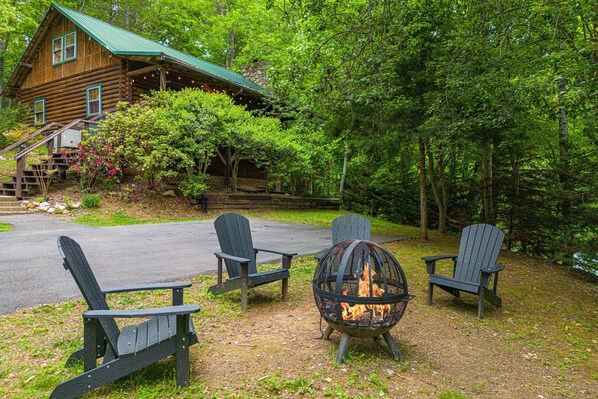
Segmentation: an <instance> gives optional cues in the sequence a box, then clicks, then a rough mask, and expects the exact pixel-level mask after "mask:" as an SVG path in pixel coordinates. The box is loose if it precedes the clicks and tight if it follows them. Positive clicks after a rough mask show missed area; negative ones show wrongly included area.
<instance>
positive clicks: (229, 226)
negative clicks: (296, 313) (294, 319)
mask: <svg viewBox="0 0 598 399" xmlns="http://www.w3.org/2000/svg"><path fill="white" fill-rule="evenodd" d="M214 227H215V228H216V234H217V236H218V242H219V243H220V249H221V252H215V253H214V255H216V258H218V284H216V285H213V286H212V287H210V288H209V292H211V293H212V294H215V295H219V294H223V293H225V292H229V291H233V290H237V289H239V288H240V289H241V309H242V310H243V311H245V310H247V290H248V289H249V288H253V287H257V286H260V285H263V284H267V283H272V282H274V281H279V280H282V300H283V301H286V300H287V297H288V281H289V277H290V274H289V268H290V267H291V260H292V259H293V256H295V255H297V253H291V252H284V251H275V250H271V249H264V248H255V247H254V246H253V241H252V239H251V229H250V228H249V220H247V218H245V217H243V216H241V215H238V214H236V213H225V214H223V215H220V216H219V217H218V218H216V220H215V221H214ZM259 251H262V252H269V253H273V254H278V255H282V268H281V269H277V270H272V271H266V272H260V273H258V271H257V265H256V254H257V253H258V252H259ZM223 260H224V263H225V264H226V271H227V273H228V279H227V280H226V281H223V278H222V261H223Z"/></svg>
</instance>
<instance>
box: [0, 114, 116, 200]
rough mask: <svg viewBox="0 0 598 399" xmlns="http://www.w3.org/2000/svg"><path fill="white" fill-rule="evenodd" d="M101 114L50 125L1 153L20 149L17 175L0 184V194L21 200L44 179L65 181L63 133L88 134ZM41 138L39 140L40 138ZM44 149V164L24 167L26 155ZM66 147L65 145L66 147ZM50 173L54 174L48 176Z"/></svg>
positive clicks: (67, 166) (66, 161)
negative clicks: (45, 155) (30, 143)
mask: <svg viewBox="0 0 598 399" xmlns="http://www.w3.org/2000/svg"><path fill="white" fill-rule="evenodd" d="M103 117H104V116H103V115H98V116H95V117H93V118H90V119H77V120H74V121H72V122H70V123H68V124H66V125H63V124H60V123H55V122H51V123H48V124H47V125H46V126H44V127H42V128H41V129H38V130H37V131H35V132H34V133H32V134H30V135H29V136H27V137H25V138H24V139H22V140H20V141H18V142H16V143H14V144H12V145H10V146H8V147H6V148H4V149H3V150H0V155H2V154H4V153H6V152H8V151H12V150H15V149H18V148H22V150H21V151H20V152H18V153H17V154H16V155H15V157H14V159H15V161H16V163H17V167H16V174H15V175H14V176H12V179H11V181H10V182H6V183H1V185H0V195H8V196H14V197H16V198H17V199H22V198H24V197H26V196H31V195H32V194H33V193H35V192H36V191H39V187H40V185H41V184H40V183H41V182H43V181H44V179H56V178H58V179H64V178H65V177H66V173H65V172H66V170H67V169H68V168H69V166H70V165H69V163H68V160H67V159H66V157H64V156H63V155H62V148H63V146H62V134H63V133H66V132H68V131H73V130H75V131H81V130H86V131H89V128H90V126H95V125H97V122H98V120H99V119H101V118H103ZM39 136H41V140H40V139H39ZM34 139H38V140H39V141H38V142H36V143H34V144H32V145H31V146H29V147H28V146H27V143H28V142H30V141H32V140H34ZM44 147H45V148H46V150H47V152H46V153H47V158H46V160H45V161H43V162H41V163H37V164H33V165H27V156H29V155H30V154H31V153H32V152H33V151H35V150H36V149H38V148H44ZM65 147H68V146H65ZM51 170H56V172H52V173H49V171H51Z"/></svg>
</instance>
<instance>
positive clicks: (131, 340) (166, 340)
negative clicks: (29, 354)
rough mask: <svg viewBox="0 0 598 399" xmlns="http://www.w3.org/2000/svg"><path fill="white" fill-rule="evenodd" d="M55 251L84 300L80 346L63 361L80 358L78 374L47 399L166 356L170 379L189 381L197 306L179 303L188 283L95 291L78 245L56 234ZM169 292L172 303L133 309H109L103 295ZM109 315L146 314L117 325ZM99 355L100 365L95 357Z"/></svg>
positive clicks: (98, 383)
mask: <svg viewBox="0 0 598 399" xmlns="http://www.w3.org/2000/svg"><path fill="white" fill-rule="evenodd" d="M58 250H59V252H60V255H61V256H62V259H63V261H64V263H63V264H64V268H65V269H67V270H69V271H70V272H71V274H72V276H73V278H74V279H75V282H76V283H77V285H78V286H79V289H80V290H81V294H83V297H84V298H85V301H86V302H87V305H88V306H89V310H87V311H86V312H84V313H83V334H84V339H83V349H80V350H78V351H76V352H74V353H73V354H72V355H71V356H70V358H69V360H68V361H67V365H72V364H73V363H74V362H76V361H80V360H83V367H84V371H85V372H84V373H83V374H81V375H79V376H77V377H74V378H72V379H70V380H68V381H65V382H63V383H61V384H60V385H58V386H57V387H56V388H55V389H54V391H53V392H52V395H51V396H50V398H56V399H58V398H60V399H65V398H66V399H68V398H76V397H78V396H81V395H83V394H84V393H86V392H88V391H91V390H92V389H95V388H98V387H100V386H102V385H105V384H108V383H110V382H112V381H114V380H116V379H118V378H121V377H124V376H126V375H128V374H130V373H132V372H134V371H136V370H139V369H141V368H143V367H146V366H148V365H150V364H152V363H155V362H157V361H158V360H160V359H162V358H164V357H167V356H169V355H175V356H176V383H177V385H178V386H188V385H189V377H190V375H189V346H190V345H193V344H195V343H197V336H196V334H195V330H194V328H193V323H192V321H191V317H190V315H191V314H192V313H196V312H198V311H199V306H198V305H183V289H184V288H186V287H190V286H191V283H190V282H173V283H160V284H148V285H143V286H130V287H122V288H115V289H111V290H101V289H100V286H99V284H98V282H97V280H96V278H95V276H94V275H93V272H92V270H91V267H90V266H89V263H88V262H87V259H86V258H85V255H84V254H83V251H82V250H81V247H80V246H79V244H77V243H76V242H75V241H74V240H73V239H71V238H69V237H65V236H61V237H59V238H58ZM158 289H172V290H173V299H172V303H173V306H169V307H163V308H148V309H135V310H111V309H110V308H109V307H108V304H107V302H106V295H107V294H112V293H121V292H131V291H142V290H158ZM115 318H150V319H148V320H147V321H145V322H143V323H141V324H137V325H134V326H127V327H124V328H123V329H122V331H121V330H120V329H119V328H118V326H117V324H116V322H115ZM100 357H103V358H104V359H103V362H102V364H101V365H99V366H98V365H97V359H99V358H100Z"/></svg>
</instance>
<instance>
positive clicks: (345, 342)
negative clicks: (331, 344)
mask: <svg viewBox="0 0 598 399" xmlns="http://www.w3.org/2000/svg"><path fill="white" fill-rule="evenodd" d="M349 342H351V336H350V335H349V334H347V333H343V336H342V337H341V344H340V345H339V346H338V355H336V362H337V363H338V364H342V363H343V358H344V357H345V355H346V354H347V349H349Z"/></svg>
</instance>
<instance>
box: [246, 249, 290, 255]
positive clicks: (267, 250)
mask: <svg viewBox="0 0 598 399" xmlns="http://www.w3.org/2000/svg"><path fill="white" fill-rule="evenodd" d="M253 249H254V250H255V252H256V253H257V252H259V251H262V252H269V253H271V254H278V255H282V256H295V255H297V252H285V251H277V250H274V249H265V248H253Z"/></svg>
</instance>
